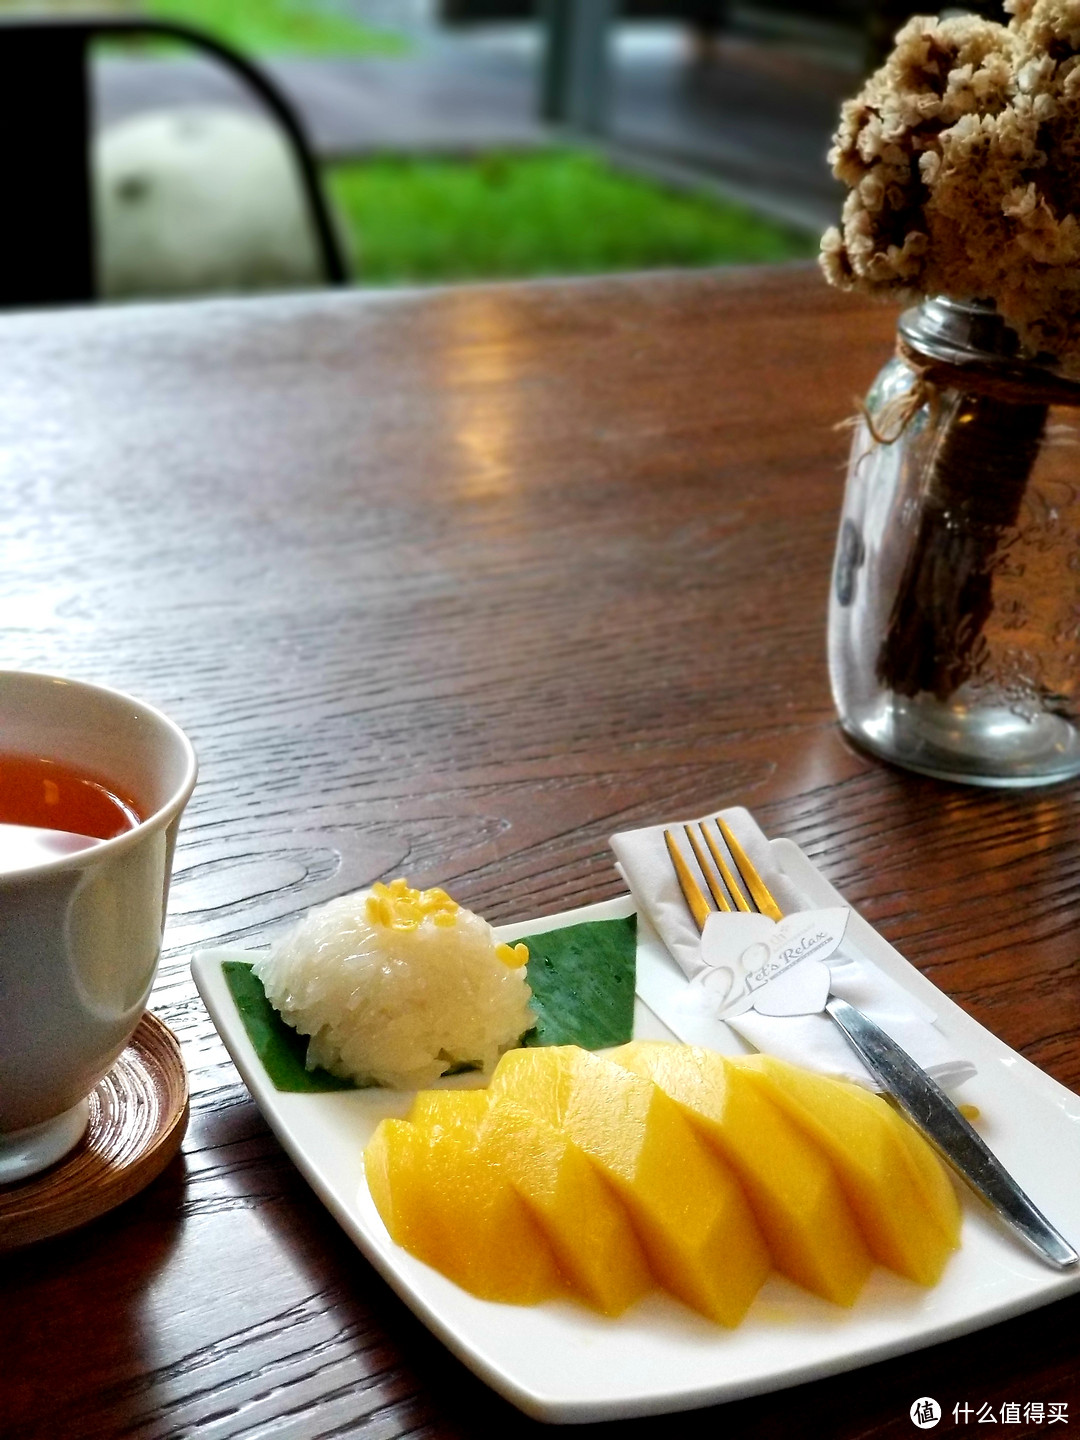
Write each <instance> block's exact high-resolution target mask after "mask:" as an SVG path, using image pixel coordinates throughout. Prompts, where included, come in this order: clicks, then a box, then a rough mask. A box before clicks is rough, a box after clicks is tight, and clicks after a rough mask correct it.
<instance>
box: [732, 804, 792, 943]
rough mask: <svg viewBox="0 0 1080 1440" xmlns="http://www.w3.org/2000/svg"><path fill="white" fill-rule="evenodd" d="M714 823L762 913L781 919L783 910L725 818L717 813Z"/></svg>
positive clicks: (774, 918)
mask: <svg viewBox="0 0 1080 1440" xmlns="http://www.w3.org/2000/svg"><path fill="white" fill-rule="evenodd" d="M716 823H717V825H718V826H719V828H720V833H721V834H722V835H723V837H724V839H725V840H726V841H727V847H728V849H729V850H730V851H731V858H732V859H733V860H734V861H735V868H736V870H738V872H739V874H740V875H741V876H742V878H743V880H744V881H745V882H746V888H747V889H748V890H749V891H750V894H751V895H752V896H753V899H754V903H755V904H756V905H757V907H758V909H759V910H760V911H761V913H762V915H768V916H770V917H771V918H772V919H773V920H782V919H783V918H784V912H783V911H782V910H781V909H780V906H779V905H778V904H777V903H776V901H775V900H774V899H773V897H772V895H771V894H770V893H769V888H768V886H767V885H766V884H765V881H764V880H762V878H761V876H760V875H759V874H758V872H757V871H756V870H755V869H754V866H753V863H752V861H751V860H750V857H749V856H748V855H747V853H746V851H745V850H744V849H743V848H742V846H741V845H740V844H739V842H738V840H736V839H735V836H734V835H733V834H732V833H731V826H730V825H729V824H728V823H727V821H726V820H722V819H721V818H720V816H719V815H718V816H717V817H716Z"/></svg>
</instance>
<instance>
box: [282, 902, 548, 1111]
mask: <svg viewBox="0 0 1080 1440" xmlns="http://www.w3.org/2000/svg"><path fill="white" fill-rule="evenodd" d="M528 958H529V952H528V950H527V949H526V947H525V946H524V945H516V946H510V945H499V944H497V943H496V941H495V936H494V934H493V932H492V929H491V926H490V925H489V924H488V923H487V921H486V920H483V919H481V918H480V916H479V915H474V914H473V913H472V911H471V910H465V909H463V908H462V907H461V906H460V905H458V904H457V903H456V902H455V901H453V900H451V898H450V896H449V895H447V894H446V892H445V891H444V890H413V889H411V888H410V887H409V885H408V884H407V883H406V882H405V881H404V880H394V881H393V882H392V883H391V884H390V885H382V884H376V885H374V886H372V888H371V889H370V890H358V891H356V892H354V893H353V894H351V895H343V896H341V897H340V898H339V899H337V900H331V901H330V902H329V903H328V904H326V905H321V906H319V907H318V908H316V909H314V910H312V911H310V912H309V913H308V914H307V915H306V916H305V917H304V919H303V920H301V921H300V922H299V924H297V925H296V926H295V927H294V928H293V929H292V930H291V931H290V932H289V933H288V934H287V935H286V936H285V937H284V939H282V941H281V942H280V943H279V944H278V945H277V946H276V947H275V948H274V949H273V951H271V953H270V954H269V955H267V956H266V957H265V958H263V959H261V960H258V961H257V962H256V964H255V967H254V968H255V974H256V975H257V976H258V977H259V979H260V980H261V981H262V985H263V989H264V990H265V991H266V995H267V998H268V999H269V1001H270V1003H271V1005H273V1006H274V1008H275V1010H277V1011H278V1012H279V1014H280V1015H281V1017H282V1019H283V1020H285V1021H286V1022H287V1023H288V1024H290V1025H292V1026H293V1027H294V1028H295V1029H297V1030H298V1031H299V1032H300V1033H301V1034H302V1035H307V1036H310V1039H309V1042H308V1049H307V1060H306V1064H307V1068H308V1069H309V1070H313V1069H314V1068H315V1067H316V1066H322V1068H323V1069H324V1070H329V1071H330V1073H331V1074H332V1075H338V1076H341V1077H342V1078H343V1079H349V1080H356V1081H358V1082H359V1083H361V1084H366V1083H368V1084H369V1083H372V1082H374V1083H375V1084H377V1085H385V1086H389V1087H391V1088H393V1089H397V1090H409V1089H421V1088H423V1087H424V1086H426V1085H430V1084H431V1083H432V1082H433V1081H434V1080H437V1079H438V1078H439V1076H440V1075H445V1074H446V1073H447V1071H448V1070H453V1069H456V1068H459V1067H462V1066H478V1067H479V1068H480V1069H482V1070H484V1071H490V1070H491V1069H492V1068H493V1067H494V1065H495V1062H496V1061H497V1060H498V1058H499V1056H500V1055H501V1054H502V1053H503V1051H504V1050H508V1049H509V1048H510V1047H511V1046H513V1045H516V1044H517V1042H518V1041H519V1040H520V1039H521V1036H522V1035H523V1034H524V1033H525V1032H526V1031H527V1030H530V1029H531V1028H532V1026H533V1025H534V1024H535V1023H536V1017H535V1016H534V1015H533V1013H532V1011H531V1010H530V1009H529V998H530V996H531V994H532V991H531V990H530V989H529V987H528V985H527V984H526V981H525V961H526V960H527V959H528Z"/></svg>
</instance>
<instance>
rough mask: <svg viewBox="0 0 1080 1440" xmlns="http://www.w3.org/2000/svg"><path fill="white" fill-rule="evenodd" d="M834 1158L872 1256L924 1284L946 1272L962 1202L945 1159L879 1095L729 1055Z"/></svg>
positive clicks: (761, 1058)
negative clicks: (955, 1189)
mask: <svg viewBox="0 0 1080 1440" xmlns="http://www.w3.org/2000/svg"><path fill="white" fill-rule="evenodd" d="M729 1064H730V1065H731V1066H732V1067H734V1068H736V1069H737V1070H740V1071H741V1072H742V1073H743V1074H744V1075H745V1076H746V1077H747V1078H749V1079H752V1080H753V1082H754V1083H755V1084H757V1085H758V1086H760V1088H761V1090H762V1093H763V1094H765V1095H766V1096H767V1097H768V1098H769V1099H770V1100H771V1101H773V1102H774V1103H775V1104H776V1105H777V1106H779V1108H780V1109H782V1110H783V1111H784V1113H785V1114H786V1115H787V1116H788V1118H789V1119H790V1120H792V1121H793V1122H794V1123H795V1124H796V1125H797V1126H798V1127H799V1128H800V1129H801V1130H802V1131H803V1133H804V1134H806V1135H807V1136H808V1137H809V1138H810V1139H811V1140H813V1141H814V1142H815V1143H816V1144H817V1145H819V1146H820V1147H821V1149H822V1151H823V1152H824V1153H825V1155H826V1156H827V1157H828V1158H829V1160H830V1161H831V1162H832V1165H833V1168H834V1169H835V1171H836V1174H837V1178H838V1179H839V1181H840V1184H841V1186H842V1187H843V1189H844V1192H845V1194H846V1195H847V1198H848V1200H849V1202H850V1204H851V1208H852V1210H853V1211H854V1212H855V1217H856V1219H857V1220H858V1222H859V1226H860V1228H861V1230H862V1232H863V1235H864V1236H865V1238H866V1242H867V1244H868V1246H869V1248H870V1252H871V1254H872V1255H873V1256H874V1258H875V1259H876V1260H878V1261H880V1262H881V1264H882V1265H886V1266H888V1268H889V1269H890V1270H895V1271H896V1272H897V1273H898V1274H900V1275H905V1276H907V1277H908V1278H909V1279H911V1280H915V1281H917V1282H918V1283H919V1284H921V1285H933V1284H934V1283H935V1282H936V1281H937V1280H938V1279H939V1278H940V1276H941V1272H942V1270H943V1269H944V1267H945V1262H946V1261H947V1260H948V1258H949V1255H950V1253H951V1252H952V1251H953V1250H954V1249H955V1248H956V1246H957V1245H958V1243H959V1237H960V1206H959V1202H958V1201H957V1198H956V1193H955V1191H954V1190H953V1188H952V1185H951V1183H950V1182H949V1179H948V1176H947V1175H945V1173H944V1171H943V1169H942V1167H941V1163H940V1161H939V1160H938V1159H937V1157H936V1156H935V1155H934V1153H933V1151H932V1150H931V1149H930V1147H929V1146H928V1145H927V1144H926V1142H925V1141H924V1140H923V1139H922V1137H921V1136H920V1135H918V1134H917V1133H916V1132H915V1131H914V1130H913V1129H912V1128H911V1126H909V1125H908V1124H907V1122H906V1121H904V1120H902V1119H901V1118H900V1116H899V1115H897V1114H896V1112H895V1111H894V1110H892V1109H891V1108H890V1107H889V1106H888V1105H887V1104H886V1103H885V1101H884V1100H882V1099H881V1098H880V1096H877V1095H873V1094H871V1093H870V1091H868V1090H864V1089H862V1088H861V1087H860V1086H858V1085H852V1084H849V1083H847V1082H846V1081H843V1080H833V1079H830V1078H829V1077H828V1076H824V1075H818V1074H814V1073H813V1072H811V1071H809V1070H801V1069H799V1068H797V1067H796V1066H794V1065H788V1064H786V1063H785V1062H784V1061H782V1060H775V1059H773V1058H772V1057H771V1056H769V1055H745V1056H739V1057H737V1058H734V1059H732V1060H730V1061H729Z"/></svg>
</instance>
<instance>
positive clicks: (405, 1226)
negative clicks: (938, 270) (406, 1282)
mask: <svg viewBox="0 0 1080 1440" xmlns="http://www.w3.org/2000/svg"><path fill="white" fill-rule="evenodd" d="M444 1093H454V1092H444ZM458 1093H461V1094H469V1093H470V1092H467V1091H466V1092H458ZM468 1108H472V1107H466V1109H468ZM443 1121H444V1123H442V1124H439V1125H433V1126H430V1127H429V1126H424V1125H414V1124H412V1123H411V1122H410V1121H408V1120H383V1121H382V1122H381V1123H380V1124H379V1126H378V1128H377V1129H376V1131H375V1134H374V1135H373V1136H372V1138H371V1140H370V1142H369V1144H368V1147H367V1149H366V1150H365V1151H364V1168H365V1172H366V1175H367V1182H368V1188H369V1189H370V1191H371V1196H372V1199H373V1200H374V1202H375V1208H376V1209H377V1210H378V1212H379V1214H380V1215H381V1216H382V1220H383V1224H384V1225H385V1226H386V1228H387V1230H388V1231H389V1232H390V1237H391V1239H392V1240H394V1241H395V1242H396V1243H397V1244H398V1245H401V1246H403V1247H404V1248H405V1249H406V1250H408V1251H409V1252H410V1253H411V1254H413V1255H415V1256H417V1258H418V1259H420V1260H423V1261H425V1262H426V1263H427V1264H429V1265H432V1266H434V1268H435V1269H436V1270H439V1271H441V1272H442V1274H444V1275H446V1276H448V1277H449V1278H450V1279H451V1280H454V1281H456V1282H457V1284H458V1285H460V1286H461V1287H462V1288H463V1289H465V1290H468V1291H470V1292H471V1293H472V1294H473V1295H479V1296H480V1297H481V1298H482V1299H485V1300H502V1301H505V1302H508V1303H510V1304H515V1305H534V1304H536V1303H537V1302H538V1301H540V1300H546V1299H548V1298H550V1297H551V1296H553V1295H557V1294H559V1293H565V1291H566V1281H565V1279H564V1277H563V1276H562V1274H561V1273H560V1270H559V1266H558V1262H557V1261H556V1259H555V1256H554V1253H553V1252H552V1250H551V1247H550V1246H549V1244H548V1242H547V1240H546V1238H545V1237H544V1234H543V1231H542V1230H541V1229H540V1227H539V1226H538V1225H537V1223H536V1221H535V1220H534V1219H533V1216H532V1214H531V1212H530V1210H529V1208H528V1206H527V1205H526V1204H525V1202H524V1201H523V1200H522V1199H521V1197H520V1196H519V1195H518V1193H517V1191H516V1190H515V1189H514V1188H513V1186H511V1185H510V1184H509V1182H508V1180H507V1178H506V1176H505V1175H503V1174H502V1173H501V1172H500V1171H499V1169H498V1168H497V1167H493V1166H491V1165H489V1164H487V1163H486V1161H485V1160H484V1158H483V1156H482V1155H481V1153H480V1151H479V1149H478V1147H477V1145H476V1117H475V1114H472V1115H470V1114H468V1113H465V1114H463V1115H462V1116H461V1120H460V1123H457V1124H455V1123H453V1122H452V1117H451V1116H450V1113H449V1107H447V1110H446V1112H445V1114H444V1116H443Z"/></svg>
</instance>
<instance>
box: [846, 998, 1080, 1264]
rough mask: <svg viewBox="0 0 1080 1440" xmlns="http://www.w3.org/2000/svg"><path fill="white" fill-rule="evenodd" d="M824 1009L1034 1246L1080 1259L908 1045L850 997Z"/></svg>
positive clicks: (1054, 1257)
mask: <svg viewBox="0 0 1080 1440" xmlns="http://www.w3.org/2000/svg"><path fill="white" fill-rule="evenodd" d="M825 1008H826V1010H827V1011H828V1013H829V1014H830V1015H831V1016H832V1018H833V1019H834V1020H835V1021H836V1023H837V1025H839V1027H840V1029H841V1030H842V1031H843V1032H844V1034H845V1035H846V1036H847V1038H848V1040H849V1042H850V1044H851V1046H852V1049H853V1050H855V1052H856V1053H857V1054H858V1056H859V1058H860V1059H861V1060H862V1062H863V1064H864V1065H865V1066H866V1068H867V1069H868V1070H869V1071H870V1073H871V1074H872V1075H873V1076H875V1077H876V1079H877V1080H878V1081H879V1082H880V1083H881V1085H882V1087H883V1089H884V1090H885V1091H886V1092H887V1093H888V1094H889V1095H891V1096H892V1098H893V1099H894V1100H895V1101H896V1103H897V1105H898V1106H899V1107H900V1109H901V1110H902V1111H903V1112H904V1114H905V1115H906V1116H907V1118H908V1119H909V1120H910V1121H911V1123H912V1124H913V1125H915V1126H917V1127H918V1129H919V1130H921V1131H922V1133H923V1134H924V1135H925V1136H926V1138H927V1139H928V1140H929V1141H930V1143H931V1144H932V1145H933V1147H934V1149H935V1150H937V1151H938V1153H939V1154H940V1155H942V1156H943V1158H944V1159H946V1160H947V1161H948V1162H949V1164H950V1165H951V1166H952V1167H953V1169H954V1170H955V1171H956V1172H957V1174H958V1175H959V1176H960V1177H961V1178H962V1179H963V1180H965V1181H966V1182H967V1183H968V1185H970V1186H971V1188H972V1189H973V1190H974V1191H975V1193H976V1194H977V1195H979V1196H981V1197H982V1199H983V1200H985V1201H986V1203H987V1204H988V1205H989V1206H991V1208H992V1209H994V1210H996V1211H997V1213H998V1215H1000V1216H1001V1218H1002V1220H1003V1221H1004V1222H1005V1224H1006V1225H1007V1226H1008V1227H1009V1229H1010V1230H1012V1231H1013V1233H1014V1234H1015V1235H1017V1236H1018V1237H1019V1239H1021V1240H1022V1241H1023V1242H1024V1244H1025V1245H1027V1247H1028V1248H1029V1249H1030V1250H1033V1251H1034V1252H1035V1254H1036V1255H1038V1256H1039V1257H1040V1258H1041V1259H1043V1260H1046V1261H1047V1262H1048V1263H1049V1264H1051V1265H1054V1266H1056V1267H1057V1268H1058V1269H1060V1270H1065V1269H1068V1267H1069V1266H1071V1265H1075V1264H1077V1263H1078V1262H1080V1255H1078V1254H1077V1252H1076V1251H1075V1250H1074V1249H1073V1247H1072V1246H1071V1245H1070V1244H1069V1242H1068V1241H1067V1240H1066V1239H1065V1237H1064V1236H1063V1235H1062V1234H1061V1233H1060V1231H1058V1230H1056V1229H1055V1228H1054V1226H1053V1225H1051V1224H1050V1221H1049V1220H1047V1218H1046V1216H1045V1215H1044V1214H1043V1213H1042V1211H1041V1210H1039V1209H1038V1207H1037V1206H1036V1205H1034V1204H1033V1203H1032V1201H1031V1200H1029V1199H1028V1197H1027V1195H1025V1194H1024V1192H1023V1190H1021V1189H1020V1186H1019V1185H1018V1184H1017V1183H1016V1181H1015V1180H1014V1179H1013V1178H1012V1176H1011V1175H1010V1174H1009V1172H1008V1171H1007V1170H1006V1169H1005V1167H1004V1165H1002V1163H1001V1161H1000V1160H999V1159H998V1158H997V1156H996V1155H995V1154H994V1153H993V1151H992V1150H991V1149H990V1148H989V1147H988V1146H987V1144H986V1143H985V1141H984V1140H983V1139H982V1137H981V1136H980V1135H979V1134H978V1133H977V1132H976V1131H975V1130H974V1129H973V1128H972V1127H971V1125H969V1124H968V1122H967V1121H966V1120H965V1119H964V1117H963V1115H961V1114H960V1111H959V1110H958V1109H957V1108H956V1106H955V1105H954V1104H953V1102H952V1101H951V1100H950V1099H949V1097H948V1096H947V1095H946V1094H945V1092H944V1090H942V1089H941V1087H940V1086H939V1085H936V1084H935V1083H934V1081H933V1080H931V1078H930V1076H929V1075H927V1073H926V1071H925V1070H924V1069H923V1068H922V1067H921V1066H920V1065H917V1064H916V1063H915V1061H914V1060H913V1059H912V1058H911V1056H910V1055H909V1054H908V1053H907V1051H906V1050H904V1049H903V1048H902V1047H901V1046H899V1045H898V1044H897V1043H896V1041H895V1040H893V1039H892V1037H891V1036H889V1035H886V1033H885V1031H884V1030H882V1028H881V1026H880V1025H876V1024H875V1023H874V1021H873V1020H871V1019H870V1017H869V1016H868V1015H864V1014H863V1013H862V1011H861V1010H857V1009H856V1008H855V1006H854V1005H849V1004H848V1003H847V1001H846V1000H840V999H837V998H835V997H834V998H832V999H831V1000H829V1001H828V1003H827V1004H826V1006H825Z"/></svg>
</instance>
